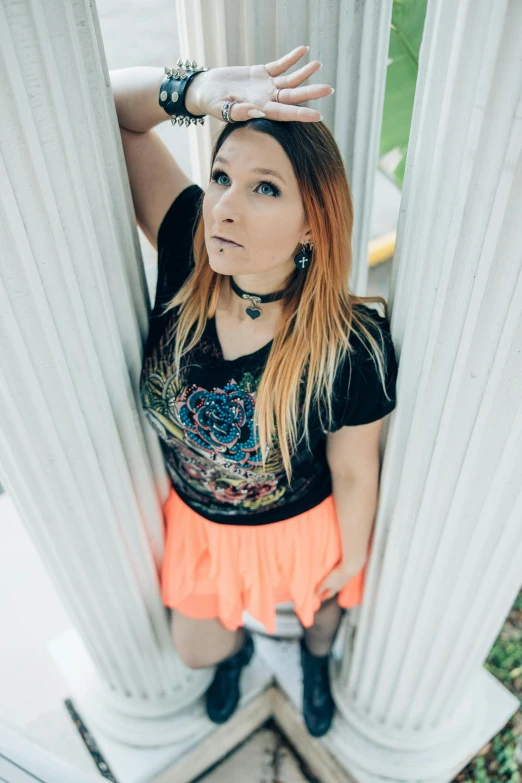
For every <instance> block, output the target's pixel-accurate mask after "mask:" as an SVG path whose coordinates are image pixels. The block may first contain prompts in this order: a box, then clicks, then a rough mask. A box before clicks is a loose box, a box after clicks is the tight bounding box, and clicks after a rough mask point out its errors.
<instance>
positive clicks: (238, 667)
mask: <svg viewBox="0 0 522 783" xmlns="http://www.w3.org/2000/svg"><path fill="white" fill-rule="evenodd" d="M253 654H254V640H253V638H252V635H251V634H250V633H249V631H247V630H246V628H245V641H244V643H243V647H242V648H241V649H240V650H238V651H237V653H234V655H232V656H230V658H225V660H224V661H221V662H220V663H218V665H217V667H216V672H215V674H214V679H213V680H212V682H211V683H210V685H209V687H208V690H207V692H206V694H205V698H206V708H207V715H208V717H209V718H210V720H211V721H213V722H214V723H225V721H227V720H228V719H229V718H230V716H231V715H232V713H233V712H234V711H235V709H236V707H237V705H238V702H239V698H240V696H241V692H240V690H239V679H240V676H241V671H242V669H243V667H244V666H247V664H249V663H250V660H251V658H252V656H253Z"/></svg>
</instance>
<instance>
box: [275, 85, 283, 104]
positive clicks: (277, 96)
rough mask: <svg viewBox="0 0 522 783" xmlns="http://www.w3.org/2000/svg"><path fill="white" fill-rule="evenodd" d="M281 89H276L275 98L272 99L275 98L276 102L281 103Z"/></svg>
mask: <svg viewBox="0 0 522 783" xmlns="http://www.w3.org/2000/svg"><path fill="white" fill-rule="evenodd" d="M282 89H283V88H282V87H279V88H278V90H277V92H276V97H275V99H274V100H276V101H277V102H278V103H281V101H280V100H279V93H280V92H281V90H282Z"/></svg>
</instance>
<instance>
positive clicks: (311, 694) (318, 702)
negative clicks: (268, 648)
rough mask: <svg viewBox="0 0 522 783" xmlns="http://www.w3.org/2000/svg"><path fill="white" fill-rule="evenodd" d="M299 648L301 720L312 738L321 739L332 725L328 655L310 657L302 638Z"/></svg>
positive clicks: (333, 707)
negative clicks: (301, 681)
mask: <svg viewBox="0 0 522 783" xmlns="http://www.w3.org/2000/svg"><path fill="white" fill-rule="evenodd" d="M300 647H301V666H302V667H303V718H304V722H305V724H306V728H307V729H308V731H309V732H310V734H311V735H312V736H313V737H322V736H323V734H326V732H327V731H328V729H329V728H330V726H331V725H332V720H333V717H334V713H335V702H334V700H333V697H332V692H331V690H330V676H329V672H328V662H329V659H330V653H327V654H326V655H312V653H311V652H309V651H308V649H307V647H306V645H305V641H304V638H303V637H301V640H300Z"/></svg>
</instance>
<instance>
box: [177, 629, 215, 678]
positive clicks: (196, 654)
mask: <svg viewBox="0 0 522 783" xmlns="http://www.w3.org/2000/svg"><path fill="white" fill-rule="evenodd" d="M172 639H173V642H174V647H175V649H176V652H177V654H178V655H179V657H180V658H181V660H182V662H183V663H184V664H185V666H187V667H188V668H189V669H204V668H206V667H207V666H212V661H210V660H209V659H208V657H206V656H205V654H204V652H203V651H202V650H201V649H199V650H198V646H196V645H195V644H191V641H194V640H190V639H187V638H186V637H185V638H180V637H179V636H178V634H176V632H175V631H173V633H172ZM199 647H201V645H199Z"/></svg>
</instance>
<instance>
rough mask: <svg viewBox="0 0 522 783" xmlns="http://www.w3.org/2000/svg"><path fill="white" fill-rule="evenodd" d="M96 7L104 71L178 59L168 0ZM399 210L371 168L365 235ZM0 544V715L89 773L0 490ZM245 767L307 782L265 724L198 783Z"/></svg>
mask: <svg viewBox="0 0 522 783" xmlns="http://www.w3.org/2000/svg"><path fill="white" fill-rule="evenodd" d="M97 5H98V12H99V15H100V22H101V28H102V34H103V37H104V43H105V50H106V55H107V60H108V64H109V68H110V69H111V68H119V67H126V66H130V65H162V64H165V63H167V62H170V61H174V60H175V59H177V57H178V56H179V55H180V50H179V47H178V40H177V29H176V18H175V8H176V6H175V3H172V2H170V0H148V2H147V3H146V4H145V3H143V2H141V0H131V1H130V2H129V0H125V2H123V0H99V2H98V4H97ZM182 54H183V53H182ZM183 56H185V55H183ZM158 130H159V132H160V133H161V134H162V136H163V138H164V140H165V141H166V143H167V144H168V146H169V147H170V148H171V149H172V151H173V152H175V154H176V157H177V159H178V160H180V161H184V160H188V155H187V154H186V153H187V151H188V150H187V145H186V139H187V136H186V133H185V131H186V129H185V128H184V127H183V128H179V127H178V126H173V125H171V123H163V125H162V126H159V128H158ZM187 173H188V174H189V175H190V172H189V171H187ZM398 209H399V192H398V191H397V190H396V188H395V187H394V186H393V185H392V184H391V183H390V182H389V181H388V180H387V179H386V178H385V177H384V176H382V175H381V174H378V175H377V177H376V185H375V199H374V213H373V218H372V231H371V235H372V237H375V236H378V235H381V234H383V233H386V232H388V231H390V230H392V229H394V228H395V226H396V221H397V216H398ZM140 241H141V243H142V250H143V256H144V261H145V265H146V269H147V278H148V281H149V286H150V287H151V289H152V288H153V287H154V282H155V255H154V252H153V249H152V248H151V246H150V245H149V244H148V242H147V241H146V240H145V239H144V237H143V236H142V235H141V234H140ZM389 276H390V262H386V263H384V264H381V265H380V266H378V267H375V268H373V269H371V270H370V279H369V289H368V294H369V295H372V294H375V293H377V294H381V295H383V296H384V297H385V298H386V297H387V295H388V285H389ZM0 480H1V477H0ZM0 540H1V546H0V618H1V623H2V643H1V646H0V719H2V720H3V721H5V722H6V723H8V724H10V725H13V726H14V727H17V728H20V729H23V731H24V733H25V734H27V735H28V736H29V737H30V738H32V739H34V740H35V741H37V742H39V743H40V744H42V745H43V746H45V747H46V748H47V749H48V750H51V751H54V752H55V753H56V754H57V755H59V756H61V757H62V758H64V759H66V760H68V761H69V762H71V763H72V764H73V765H76V766H77V767H78V768H80V769H84V770H86V771H90V772H92V771H95V767H94V765H93V762H92V760H91V757H90V755H89V754H88V752H87V751H86V749H85V746H84V745H83V742H82V741H81V740H80V738H79V736H78V735H77V733H76V730H75V729H74V727H73V725H72V722H71V720H70V719H69V717H68V715H67V713H66V711H65V709H64V707H63V699H64V698H65V697H67V696H68V695H69V694H68V693H67V688H66V686H65V683H64V681H63V680H62V678H61V676H60V674H59V673H58V672H57V670H56V668H55V667H54V665H53V663H52V662H51V659H50V657H49V655H48V653H47V651H46V644H47V642H48V641H49V640H50V639H53V638H54V637H56V636H57V635H59V634H60V633H61V632H62V631H64V630H66V629H67V628H68V627H69V626H70V625H71V621H70V618H69V617H68V616H67V613H66V611H65V608H64V607H63V605H62V603H61V601H60V599H59V598H58V595H57V593H56V591H55V588H54V586H53V583H52V579H51V577H50V575H49V573H48V571H47V570H46V567H45V563H44V562H42V560H41V558H40V556H39V554H38V551H37V549H36V547H35V546H34V544H33V542H32V540H31V538H30V536H29V534H28V532H27V531H26V529H25V528H24V526H23V524H22V523H21V521H20V518H19V516H18V513H17V510H16V508H15V506H14V504H13V501H12V499H11V498H10V497H9V496H8V495H7V494H3V495H0ZM247 764H248V770H249V776H248V779H249V781H251V783H256V781H259V783H261V781H266V783H269V781H270V783H272V781H275V780H277V781H280V783H298V782H301V781H304V780H305V779H308V778H305V777H303V774H302V772H301V771H300V769H299V765H298V762H297V760H296V759H295V757H294V756H293V754H292V752H291V751H290V749H289V748H288V747H287V746H286V744H285V743H284V742H283V743H282V739H281V736H280V735H279V734H278V732H277V731H274V730H273V729H270V728H267V729H262V730H260V731H259V732H256V734H255V735H254V736H253V737H252V738H250V740H248V741H247V743H245V744H244V745H243V746H242V747H241V748H239V749H238V750H237V751H236V752H235V753H234V754H233V755H231V756H230V757H229V758H228V759H226V760H225V761H223V762H222V763H221V764H220V765H219V766H218V767H216V768H215V769H214V770H212V771H211V772H209V773H207V775H205V776H204V777H203V778H201V779H200V781H201V783H218V782H219V781H223V782H224V781H227V783H235V781H238V783H239V781H241V783H243V781H244V780H245V772H244V770H245V767H246V765H247Z"/></svg>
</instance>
